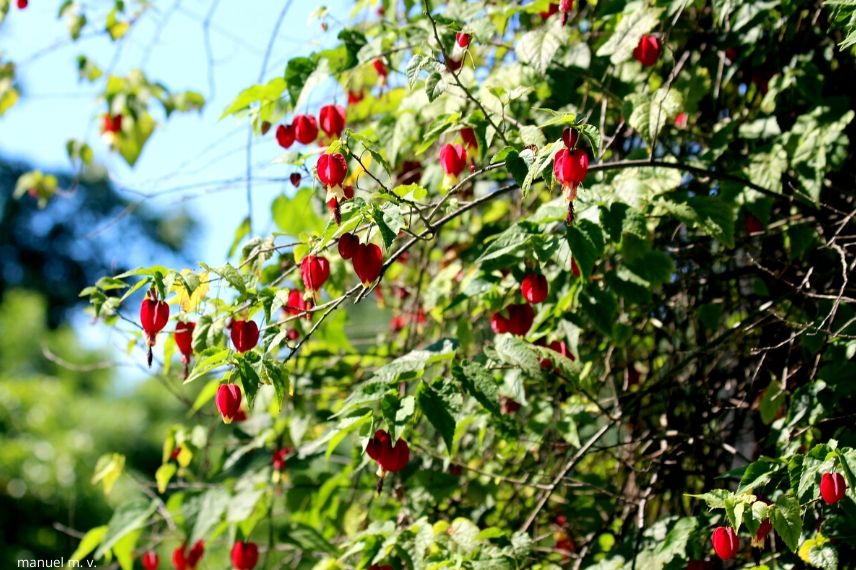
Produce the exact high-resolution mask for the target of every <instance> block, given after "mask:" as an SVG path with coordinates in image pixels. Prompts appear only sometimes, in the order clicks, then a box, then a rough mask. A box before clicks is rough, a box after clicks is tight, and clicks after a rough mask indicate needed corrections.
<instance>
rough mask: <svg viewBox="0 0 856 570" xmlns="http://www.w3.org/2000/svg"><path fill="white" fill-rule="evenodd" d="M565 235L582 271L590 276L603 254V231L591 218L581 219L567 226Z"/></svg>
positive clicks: (586, 275) (584, 274)
mask: <svg viewBox="0 0 856 570" xmlns="http://www.w3.org/2000/svg"><path fill="white" fill-rule="evenodd" d="M565 237H566V238H567V240H568V245H569V246H570V248H571V255H572V256H573V257H574V259H575V260H576V262H577V266H578V267H579V268H580V273H581V274H582V275H583V276H585V277H588V276H589V275H591V273H592V269H593V268H594V264H595V263H596V262H597V260H598V259H600V256H601V255H603V248H604V246H605V244H604V240H603V231H602V230H601V229H600V227H599V226H598V225H597V224H595V223H594V222H592V221H590V220H579V221H578V222H577V223H575V224H574V225H572V226H569V227H566V228H565Z"/></svg>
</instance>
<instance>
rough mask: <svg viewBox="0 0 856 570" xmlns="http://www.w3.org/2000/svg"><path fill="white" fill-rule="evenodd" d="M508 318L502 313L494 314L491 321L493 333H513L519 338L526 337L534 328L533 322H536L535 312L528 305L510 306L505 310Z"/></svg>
mask: <svg viewBox="0 0 856 570" xmlns="http://www.w3.org/2000/svg"><path fill="white" fill-rule="evenodd" d="M505 312H506V313H508V316H507V317H506V316H504V315H502V314H501V313H494V314H493V316H492V317H491V319H490V326H491V328H492V329H493V332H495V333H497V334H501V333H506V332H508V333H511V334H515V335H518V336H524V335H525V334H526V333H527V332H529V329H530V328H531V327H532V322H533V321H534V320H535V311H534V310H533V309H532V307H531V306H530V305H528V304H526V303H518V304H514V305H509V306H507V307H506V308H505Z"/></svg>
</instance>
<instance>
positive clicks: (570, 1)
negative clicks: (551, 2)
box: [559, 0, 574, 26]
mask: <svg viewBox="0 0 856 570" xmlns="http://www.w3.org/2000/svg"><path fill="white" fill-rule="evenodd" d="M573 8H574V0H561V1H560V2H559V12H561V13H562V25H563V26H564V25H565V24H567V23H568V14H569V13H570V11H571V10H573Z"/></svg>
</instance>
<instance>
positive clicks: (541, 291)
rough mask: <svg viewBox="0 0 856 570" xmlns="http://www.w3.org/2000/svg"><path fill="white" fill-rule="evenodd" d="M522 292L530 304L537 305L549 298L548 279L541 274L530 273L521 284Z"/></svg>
mask: <svg viewBox="0 0 856 570" xmlns="http://www.w3.org/2000/svg"><path fill="white" fill-rule="evenodd" d="M520 292H521V293H522V294H523V298H524V299H526V300H527V301H528V302H530V303H533V304H537V303H540V302H542V301H543V300H544V299H546V298H547V293H548V288H547V278H546V277H544V276H543V275H541V274H540V273H530V274H529V275H527V276H526V277H524V278H523V281H522V282H521V283H520Z"/></svg>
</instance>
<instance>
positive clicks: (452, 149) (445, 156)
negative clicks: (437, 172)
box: [440, 144, 467, 176]
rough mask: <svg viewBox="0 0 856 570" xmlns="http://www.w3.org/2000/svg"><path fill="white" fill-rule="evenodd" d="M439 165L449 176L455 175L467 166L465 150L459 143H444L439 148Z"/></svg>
mask: <svg viewBox="0 0 856 570" xmlns="http://www.w3.org/2000/svg"><path fill="white" fill-rule="evenodd" d="M440 165H441V166H442V167H443V170H444V171H445V172H446V174H448V175H449V176H457V175H459V174H460V173H461V172H463V171H464V168H465V167H466V166H467V150H466V149H465V148H464V147H463V146H462V145H459V144H446V145H443V148H441V149H440Z"/></svg>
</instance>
